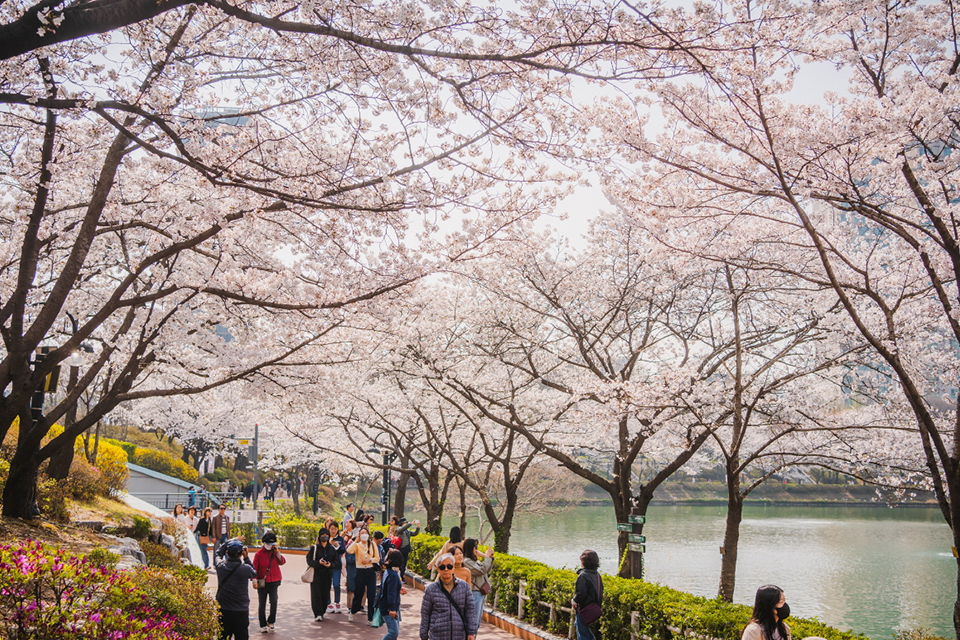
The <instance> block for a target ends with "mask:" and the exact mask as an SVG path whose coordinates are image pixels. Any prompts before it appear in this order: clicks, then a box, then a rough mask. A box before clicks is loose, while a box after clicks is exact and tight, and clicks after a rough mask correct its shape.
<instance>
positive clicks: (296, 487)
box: [289, 474, 303, 518]
mask: <svg viewBox="0 0 960 640" xmlns="http://www.w3.org/2000/svg"><path fill="white" fill-rule="evenodd" d="M289 479H290V497H291V498H293V513H294V514H295V515H296V516H297V517H298V518H302V517H303V512H301V511H300V478H298V477H297V476H296V474H290V476H289Z"/></svg>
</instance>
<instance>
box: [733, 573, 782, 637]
mask: <svg viewBox="0 0 960 640" xmlns="http://www.w3.org/2000/svg"><path fill="white" fill-rule="evenodd" d="M788 617H790V605H788V604H787V599H786V597H785V596H784V595H783V589H781V588H780V587H775V586H773V585H772V584H768V585H764V586H762V587H760V588H759V589H757V597H756V599H755V600H754V601H753V615H752V616H751V617H750V622H748V623H747V626H746V627H744V628H743V635H742V638H743V640H790V627H789V626H787V623H786V622H784V620H786V619H787V618H788Z"/></svg>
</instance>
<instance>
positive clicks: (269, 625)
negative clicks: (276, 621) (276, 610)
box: [267, 624, 277, 633]
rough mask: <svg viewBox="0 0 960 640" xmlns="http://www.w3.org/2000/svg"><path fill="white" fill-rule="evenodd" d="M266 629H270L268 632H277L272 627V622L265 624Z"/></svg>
mask: <svg viewBox="0 0 960 640" xmlns="http://www.w3.org/2000/svg"><path fill="white" fill-rule="evenodd" d="M267 629H270V633H276V632H277V630H276V629H274V628H273V625H272V624H268V625H267Z"/></svg>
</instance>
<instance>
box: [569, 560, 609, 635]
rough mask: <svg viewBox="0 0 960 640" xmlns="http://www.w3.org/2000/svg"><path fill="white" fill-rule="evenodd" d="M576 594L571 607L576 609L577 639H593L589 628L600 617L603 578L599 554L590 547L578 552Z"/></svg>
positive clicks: (591, 630)
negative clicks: (579, 567)
mask: <svg viewBox="0 0 960 640" xmlns="http://www.w3.org/2000/svg"><path fill="white" fill-rule="evenodd" d="M580 566H581V567H582V568H581V569H580V571H578V574H579V575H577V584H576V587H575V592H576V595H574V596H573V607H574V609H575V610H576V628H577V640H594V633H593V629H591V628H590V625H592V624H593V623H594V622H596V621H597V619H599V618H600V607H601V606H603V579H602V578H601V577H600V571H599V569H600V556H598V555H597V552H596V551H593V550H591V549H586V550H584V552H583V553H581V554H580Z"/></svg>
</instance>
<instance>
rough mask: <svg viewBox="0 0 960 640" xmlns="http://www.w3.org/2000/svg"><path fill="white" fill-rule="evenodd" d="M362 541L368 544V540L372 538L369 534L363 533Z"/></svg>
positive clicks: (361, 535)
mask: <svg viewBox="0 0 960 640" xmlns="http://www.w3.org/2000/svg"><path fill="white" fill-rule="evenodd" d="M360 539H361V540H363V541H364V542H366V541H367V540H369V539H370V536H369V534H366V533H361V534H360Z"/></svg>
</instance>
